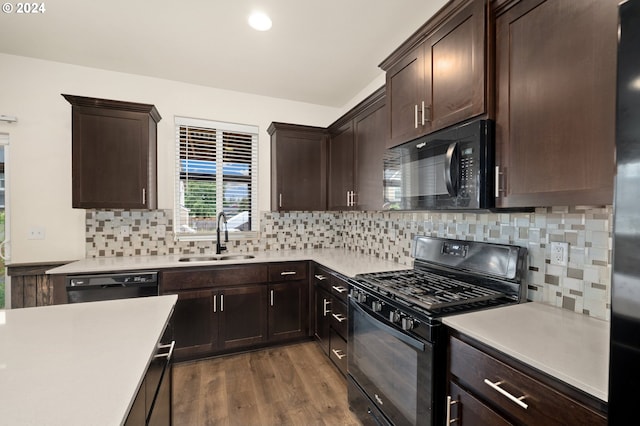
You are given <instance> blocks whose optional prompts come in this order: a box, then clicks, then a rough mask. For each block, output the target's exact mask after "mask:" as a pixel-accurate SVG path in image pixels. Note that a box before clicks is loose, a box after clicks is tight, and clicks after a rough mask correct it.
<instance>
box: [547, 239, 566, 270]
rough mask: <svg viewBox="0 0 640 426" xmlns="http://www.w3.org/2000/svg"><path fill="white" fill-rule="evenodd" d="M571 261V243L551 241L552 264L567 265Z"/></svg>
mask: <svg viewBox="0 0 640 426" xmlns="http://www.w3.org/2000/svg"><path fill="white" fill-rule="evenodd" d="M567 263H569V243H559V242H552V243H551V264H552V265H558V266H567Z"/></svg>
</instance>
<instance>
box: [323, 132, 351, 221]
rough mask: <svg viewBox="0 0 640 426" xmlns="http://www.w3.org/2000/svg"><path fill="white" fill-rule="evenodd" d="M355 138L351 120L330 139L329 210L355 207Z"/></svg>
mask: <svg viewBox="0 0 640 426" xmlns="http://www.w3.org/2000/svg"><path fill="white" fill-rule="evenodd" d="M353 167H354V140H353V126H352V123H351V122H349V123H347V124H346V125H344V126H342V127H341V128H340V129H338V131H337V132H336V133H335V134H332V135H331V138H330V139H329V187H328V197H327V200H328V203H329V210H351V209H353V207H354V205H353V204H354V203H353V198H354V196H353V195H352V194H353V193H354V192H355V191H354V190H355V187H354V169H353Z"/></svg>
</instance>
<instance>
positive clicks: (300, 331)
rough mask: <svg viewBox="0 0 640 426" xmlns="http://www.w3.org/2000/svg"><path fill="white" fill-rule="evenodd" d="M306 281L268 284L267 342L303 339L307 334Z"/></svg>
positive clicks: (307, 285)
mask: <svg viewBox="0 0 640 426" xmlns="http://www.w3.org/2000/svg"><path fill="white" fill-rule="evenodd" d="M308 287H309V284H308V282H307V281H301V280H299V281H288V282H283V283H277V284H269V340H271V341H274V340H286V339H294V338H297V337H305V336H306V335H307V334H308V332H307V330H308V315H307V312H308V309H307V294H308V292H307V289H308Z"/></svg>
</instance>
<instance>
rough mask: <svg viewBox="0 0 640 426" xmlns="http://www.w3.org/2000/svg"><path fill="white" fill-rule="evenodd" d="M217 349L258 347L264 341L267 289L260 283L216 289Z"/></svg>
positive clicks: (265, 335)
mask: <svg viewBox="0 0 640 426" xmlns="http://www.w3.org/2000/svg"><path fill="white" fill-rule="evenodd" d="M219 299H220V302H219V306H218V307H217V310H218V330H219V333H220V334H219V336H220V345H219V349H221V350H225V349H236V348H242V347H247V346H253V345H258V344H260V343H264V342H265V341H266V340H267V322H266V321H265V318H266V312H267V287H266V286H265V285H264V284H255V285H250V286H241V287H233V288H227V289H224V290H220V293H219Z"/></svg>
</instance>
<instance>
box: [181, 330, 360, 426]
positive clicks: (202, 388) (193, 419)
mask: <svg viewBox="0 0 640 426" xmlns="http://www.w3.org/2000/svg"><path fill="white" fill-rule="evenodd" d="M173 424H174V425H176V426H183V425H185V426H186V425H188V426H191V425H197V426H199V425H242V426H249V425H360V422H359V421H358V419H357V418H356V417H355V416H354V415H353V413H351V411H349V407H348V404H347V388H346V380H345V379H344V377H342V375H340V373H339V372H338V370H337V369H336V368H335V367H334V366H333V364H331V361H329V360H328V359H327V358H326V356H325V355H324V354H323V353H322V351H321V349H320V347H319V346H318V345H317V343H315V342H303V343H296V344H292V345H287V346H279V347H275V348H268V349H263V350H260V351H256V352H249V353H243V354H237V355H228V356H224V357H219V358H213V359H207V360H202V361H195V362H190V363H181V364H176V365H174V367H173Z"/></svg>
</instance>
